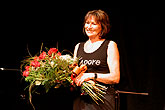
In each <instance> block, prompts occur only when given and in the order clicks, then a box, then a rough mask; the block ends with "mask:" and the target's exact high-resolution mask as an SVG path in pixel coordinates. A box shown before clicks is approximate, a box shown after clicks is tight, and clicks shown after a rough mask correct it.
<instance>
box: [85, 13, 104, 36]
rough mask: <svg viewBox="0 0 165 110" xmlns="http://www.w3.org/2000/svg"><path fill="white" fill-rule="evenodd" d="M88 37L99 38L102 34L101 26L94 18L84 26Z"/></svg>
mask: <svg viewBox="0 0 165 110" xmlns="http://www.w3.org/2000/svg"><path fill="white" fill-rule="evenodd" d="M84 28H85V32H86V34H87V36H88V37H97V36H98V37H99V36H100V33H101V29H102V28H101V24H100V23H98V22H97V21H96V19H95V17H94V16H91V17H89V18H88V19H87V20H86V23H85V25H84Z"/></svg>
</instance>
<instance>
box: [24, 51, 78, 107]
mask: <svg viewBox="0 0 165 110" xmlns="http://www.w3.org/2000/svg"><path fill="white" fill-rule="evenodd" d="M77 61H78V60H75V59H73V58H72V57H71V56H70V55H61V53H60V52H59V51H58V49H56V48H50V50H49V51H48V52H47V53H46V52H45V51H43V52H42V53H40V55H39V56H35V57H30V58H27V59H25V60H24V61H23V64H22V66H21V68H22V73H23V76H24V77H25V81H26V82H29V83H30V85H29V99H30V103H31V104H32V102H31V98H32V95H31V92H32V88H33V87H36V86H39V85H42V86H43V87H44V88H45V91H46V92H48V91H49V89H50V88H52V87H54V88H59V87H60V86H61V85H62V86H64V87H69V86H70V85H71V83H72V82H73V80H71V74H72V70H73V67H74V66H71V65H72V64H73V63H78V62H77Z"/></svg>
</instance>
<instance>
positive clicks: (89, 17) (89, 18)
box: [86, 15, 98, 23]
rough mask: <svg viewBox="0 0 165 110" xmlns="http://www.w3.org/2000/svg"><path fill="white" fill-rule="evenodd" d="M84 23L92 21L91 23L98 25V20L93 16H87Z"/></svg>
mask: <svg viewBox="0 0 165 110" xmlns="http://www.w3.org/2000/svg"><path fill="white" fill-rule="evenodd" d="M86 21H93V22H97V23H98V20H97V18H96V16H94V15H90V16H88V17H87V19H86Z"/></svg>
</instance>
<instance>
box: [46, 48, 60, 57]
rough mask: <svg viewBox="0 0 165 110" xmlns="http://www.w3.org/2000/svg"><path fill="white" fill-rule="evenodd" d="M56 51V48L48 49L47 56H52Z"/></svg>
mask: <svg viewBox="0 0 165 110" xmlns="http://www.w3.org/2000/svg"><path fill="white" fill-rule="evenodd" d="M57 51H58V49H56V48H50V50H49V51H48V54H49V56H52V54H55V53H56V52H57Z"/></svg>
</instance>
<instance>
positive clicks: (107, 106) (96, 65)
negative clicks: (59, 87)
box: [73, 40, 115, 110]
mask: <svg viewBox="0 0 165 110" xmlns="http://www.w3.org/2000/svg"><path fill="white" fill-rule="evenodd" d="M109 42H110V41H109V40H105V41H104V42H103V43H102V44H101V46H100V47H99V48H98V49H97V50H96V51H94V52H92V53H86V52H85V51H84V44H85V43H84V42H83V43H80V44H79V48H78V50H77V57H78V58H80V61H79V64H80V65H81V64H86V65H87V67H88V70H87V71H86V72H88V73H90V72H91V73H94V72H95V73H105V74H106V73H110V70H109V67H108V64H107V49H108V44H109ZM98 83H100V82H98ZM100 84H103V83H100ZM103 85H105V86H107V87H108V89H107V91H106V94H105V96H104V97H105V99H104V103H100V104H99V105H97V104H96V103H95V102H94V101H93V100H92V98H91V97H90V96H88V95H82V96H80V95H77V96H76V97H75V98H74V102H73V110H115V89H114V88H113V86H112V85H109V84H103Z"/></svg>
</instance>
